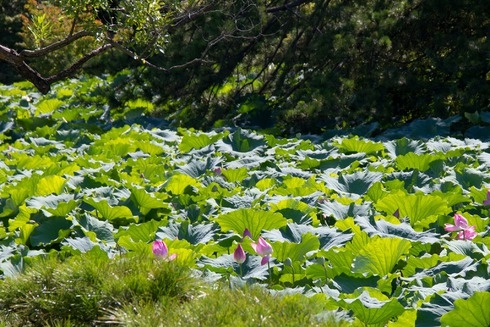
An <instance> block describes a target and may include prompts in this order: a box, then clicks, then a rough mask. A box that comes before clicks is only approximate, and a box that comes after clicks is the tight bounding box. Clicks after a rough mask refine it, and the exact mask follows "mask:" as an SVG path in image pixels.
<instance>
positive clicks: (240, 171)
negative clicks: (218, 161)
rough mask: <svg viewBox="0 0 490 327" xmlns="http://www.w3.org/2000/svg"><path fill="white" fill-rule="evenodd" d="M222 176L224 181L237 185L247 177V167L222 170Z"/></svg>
mask: <svg viewBox="0 0 490 327" xmlns="http://www.w3.org/2000/svg"><path fill="white" fill-rule="evenodd" d="M221 172H222V174H223V176H224V177H225V178H226V181H228V182H230V183H239V182H241V181H243V180H244V179H245V178H247V177H248V169H247V167H241V168H236V169H223V170H222V171H221Z"/></svg>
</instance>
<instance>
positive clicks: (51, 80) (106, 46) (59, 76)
mask: <svg viewBox="0 0 490 327" xmlns="http://www.w3.org/2000/svg"><path fill="white" fill-rule="evenodd" d="M110 48H112V44H109V43H107V44H104V45H103V46H101V47H98V48H97V49H95V50H93V51H91V52H89V53H87V54H86V55H85V56H83V57H82V58H81V59H79V60H78V61H77V62H75V63H74V64H73V65H71V66H70V67H68V68H66V69H64V70H62V71H61V72H59V73H57V74H55V75H52V76H50V77H48V78H46V81H47V82H48V83H49V84H53V83H55V82H57V81H60V80H62V79H64V78H66V77H69V76H70V75H72V74H73V73H74V72H76V71H77V70H79V69H80V68H82V66H83V64H85V63H86V62H87V61H89V60H90V59H92V58H93V57H95V56H98V55H99V54H101V53H103V52H105V51H107V50H109V49H110Z"/></svg>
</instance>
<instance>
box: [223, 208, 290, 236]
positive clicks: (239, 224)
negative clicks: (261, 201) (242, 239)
mask: <svg viewBox="0 0 490 327" xmlns="http://www.w3.org/2000/svg"><path fill="white" fill-rule="evenodd" d="M216 222H217V223H218V224H219V225H220V227H221V230H222V231H223V232H227V231H230V230H232V231H234V232H236V233H237V234H239V235H243V232H244V231H245V229H248V230H249V231H250V233H251V234H252V238H253V239H254V240H256V239H258V237H259V236H260V234H261V233H262V230H273V229H279V228H281V227H284V226H286V224H287V219H286V218H284V217H283V216H282V215H281V214H280V213H277V212H276V213H273V212H270V211H262V210H256V209H251V208H242V209H238V210H235V211H231V212H228V213H225V214H222V215H220V216H218V218H216Z"/></svg>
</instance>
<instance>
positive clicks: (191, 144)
mask: <svg viewBox="0 0 490 327" xmlns="http://www.w3.org/2000/svg"><path fill="white" fill-rule="evenodd" d="M179 132H181V133H184V136H183V137H182V141H181V142H180V144H179V151H181V152H182V153H187V152H189V151H191V150H192V149H195V150H199V149H201V148H204V147H206V146H208V145H210V144H213V143H215V142H216V141H217V140H219V139H221V138H223V136H224V135H225V133H220V134H214V133H213V134H212V133H208V134H205V133H200V134H196V133H190V132H187V131H185V130H183V129H180V130H179Z"/></svg>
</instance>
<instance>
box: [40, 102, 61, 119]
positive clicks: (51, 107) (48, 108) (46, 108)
mask: <svg viewBox="0 0 490 327" xmlns="http://www.w3.org/2000/svg"><path fill="white" fill-rule="evenodd" d="M63 104H64V102H63V101H61V100H59V99H56V98H55V99H45V100H43V101H41V102H39V103H38V104H37V105H36V113H35V115H36V116H37V115H42V114H50V113H52V112H53V111H55V110H57V109H58V108H59V107H61V106H62V105H63Z"/></svg>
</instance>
